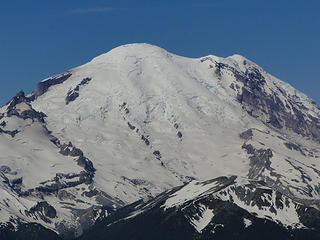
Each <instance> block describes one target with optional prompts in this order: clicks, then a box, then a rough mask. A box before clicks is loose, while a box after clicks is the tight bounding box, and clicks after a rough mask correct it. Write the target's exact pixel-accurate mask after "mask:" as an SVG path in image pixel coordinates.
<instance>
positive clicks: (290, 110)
mask: <svg viewBox="0 0 320 240" xmlns="http://www.w3.org/2000/svg"><path fill="white" fill-rule="evenodd" d="M206 60H207V59H202V61H206ZM211 61H213V60H211ZM223 71H227V72H228V73H231V74H233V76H234V78H235V79H236V82H238V83H239V84H237V83H236V82H235V83H232V86H231V87H230V88H231V89H233V90H234V91H235V93H236V97H237V100H238V101H239V103H241V104H242V105H243V108H244V109H245V110H246V111H247V112H248V114H250V115H251V116H253V117H255V118H258V119H259V120H261V121H262V122H264V123H265V124H267V125H268V126H271V127H273V128H275V129H279V130H282V129H284V128H285V129H289V130H291V131H293V132H295V133H297V134H300V135H301V136H304V137H310V138H312V139H314V140H316V141H318V142H320V120H319V118H315V117H313V116H311V115H310V114H309V113H308V108H307V107H305V106H304V105H303V104H302V103H301V102H299V98H298V97H297V96H296V97H295V98H294V97H288V96H287V94H286V93H285V92H284V91H283V90H281V89H280V88H277V89H271V88H268V86H267V85H266V79H265V77H264V74H263V73H262V72H261V71H262V70H261V69H259V68H257V67H255V66H249V67H248V68H247V70H246V71H245V72H240V71H238V70H236V69H235V68H234V67H232V66H230V65H228V64H225V63H218V62H215V74H216V75H217V77H218V78H221V77H222V75H223ZM239 85H242V87H240V86H239ZM266 88H268V91H266ZM281 95H282V97H283V98H284V99H286V101H285V102H284V101H282V100H281V97H280V96H281ZM313 104H314V105H315V102H313ZM315 107H317V106H316V105H315Z"/></svg>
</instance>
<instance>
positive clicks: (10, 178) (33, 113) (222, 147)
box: [0, 44, 320, 238]
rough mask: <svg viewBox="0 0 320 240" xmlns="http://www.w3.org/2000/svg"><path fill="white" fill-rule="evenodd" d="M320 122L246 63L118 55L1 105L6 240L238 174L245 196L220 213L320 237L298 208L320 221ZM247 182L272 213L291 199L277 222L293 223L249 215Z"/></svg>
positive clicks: (75, 226) (312, 108)
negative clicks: (269, 204)
mask: <svg viewBox="0 0 320 240" xmlns="http://www.w3.org/2000/svg"><path fill="white" fill-rule="evenodd" d="M319 116H320V110H319V108H318V106H317V105H316V104H315V102H314V101H312V100H311V99H310V98H308V97H307V96H306V95H304V94H303V93H301V92H299V91H298V90H296V89H294V88H293V87H291V86H290V85H289V84H287V83H284V82H282V81H280V80H279V79H277V78H275V77H273V76H271V75H270V74H268V73H266V72H265V71H264V70H263V69H262V68H261V67H259V66H258V65H256V64H255V63H253V62H251V61H250V60H248V59H246V58H244V57H242V56H239V55H233V56H230V57H227V58H220V57H216V56H213V55H209V56H206V57H201V58H195V59H191V58H185V57H180V56H177V55H174V54H171V53H168V52H167V51H165V50H163V49H161V48H159V47H156V46H153V45H149V44H129V45H124V46H120V47H118V48H115V49H113V50H111V51H110V52H108V53H106V54H103V55H101V56H98V57H96V58H94V59H93V60H92V61H91V62H89V63H87V64H85V65H82V66H80V67H77V68H74V69H71V70H70V71H68V72H66V73H63V74H59V75H56V76H53V77H50V78H48V79H45V80H43V81H42V82H40V83H39V84H38V85H37V87H36V89H35V90H34V92H33V93H31V94H29V95H26V94H25V93H24V92H19V93H18V94H17V95H16V96H15V97H14V98H12V99H11V100H10V101H9V102H8V104H6V105H4V106H3V107H1V109H0V152H1V156H0V178H1V179H2V181H1V183H0V221H1V229H2V230H1V234H6V235H5V236H6V237H8V238H9V236H10V237H11V236H13V235H14V233H16V234H17V233H19V231H20V230H21V229H24V228H25V227H26V226H29V228H31V229H35V230H34V231H33V230H32V231H31V232H41V231H40V230H39V229H43V231H45V232H46V231H47V230H48V232H50V234H52V237H53V238H56V237H57V236H58V235H59V236H60V237H72V236H80V235H81V234H82V233H83V231H86V229H89V228H90V227H91V226H93V225H94V224H95V223H96V222H100V221H104V220H102V219H105V218H106V217H107V216H109V217H110V216H111V215H112V216H114V214H115V213H117V212H118V211H119V210H118V209H122V207H124V206H127V205H128V204H131V203H134V202H136V201H138V200H141V199H143V200H144V201H148V200H150V199H153V198H154V197H156V196H158V195H159V194H160V193H162V192H164V191H168V190H169V189H172V188H175V187H177V186H181V185H183V184H185V183H188V182H190V181H192V182H191V183H190V184H194V185H195V186H197V185H198V184H196V183H195V182H196V181H198V182H203V181H207V180H210V179H215V178H217V177H222V178H223V179H230V178H234V177H231V176H237V177H236V179H247V180H246V181H247V183H246V184H245V185H244V186H242V185H241V186H242V187H241V188H246V189H248V188H247V185H248V184H249V183H250V184H251V185H252V186H251V185H250V184H249V185H250V186H251V187H250V189H251V190H250V191H249V190H243V189H240V188H239V189H238V188H237V187H235V190H234V191H235V193H234V194H236V195H239V194H240V195H244V197H241V198H239V199H238V200H236V199H234V195H232V198H230V197H226V198H224V199H219V198H218V200H219V201H223V203H222V202H219V201H218V200H217V201H218V202H217V204H218V205H217V206H220V205H219V204H222V205H223V204H225V205H226V208H227V209H228V208H230V209H236V210H237V211H238V210H239V211H244V212H243V213H241V214H240V215H241V216H240V215H239V216H240V217H242V218H243V217H245V216H246V219H248V221H247V222H249V220H250V219H251V220H250V221H253V222H255V221H258V222H259V221H263V220H261V219H265V220H266V221H267V222H268V224H269V223H270V224H271V225H272V226H275V225H277V226H280V228H281V231H285V230H283V229H288V228H290V229H309V230H310V229H313V228H314V229H317V226H315V227H313V225H312V224H313V222H314V220H303V219H304V215H301V214H300V215H299V211H300V212H301V211H302V210H299V209H312V210H308V211H315V212H316V215H317V214H318V209H319V200H320V195H319V194H320V185H319V183H320V163H319V160H320V152H319V151H320V150H319V145H320V144H319V142H320V118H319ZM214 181H215V180H214ZM252 181H253V182H254V183H258V182H259V184H260V185H263V186H264V187H265V189H268V191H267V190H266V191H267V193H266V194H267V195H268V194H269V195H268V196H269V197H270V198H271V199H273V200H272V204H273V206H276V207H277V208H276V207H274V208H275V209H287V208H286V207H285V206H287V205H286V202H287V201H288V202H289V203H290V204H289V206H290V207H288V209H287V210H288V211H286V210H281V211H280V212H281V214H280V215H281V219H282V218H285V219H287V218H288V219H291V215H290V214H293V213H294V212H295V213H294V214H296V215H295V220H294V221H293V222H291V220H290V221H289V220H288V221H289V222H290V224H289V223H288V222H287V221H282V220H283V219H282V220H281V219H279V216H278V217H274V210H273V208H270V207H269V208H268V207H266V208H265V207H263V208H262V210H261V209H260V210H261V211H264V212H265V213H263V214H262V213H261V214H260V212H259V213H257V214H258V215H257V216H253V215H252V213H251V212H250V211H251V210H250V209H249V207H252V206H251V205H250V206H249V205H248V204H246V200H245V198H247V197H249V198H250V196H251V195H250V194H251V193H252V192H256V191H260V190H259V189H260V188H258V187H257V185H256V184H252ZM190 184H188V185H186V186H189V185H190ZM200 185H201V184H200ZM260 185H259V186H260ZM184 188H185V187H184ZM237 191H238V192H237ZM259 194H260V195H261V194H262V193H261V192H259ZM259 194H258V196H260V195H259ZM267 195H266V196H265V197H264V198H265V199H268V198H269V197H268V196H267ZM160 196H163V195H160ZM197 196H198V195H197V194H195V195H192V196H191V198H190V200H191V199H197ZM215 196H216V195H215ZM230 196H231V195H230ZM277 196H281V199H282V200H281V202H282V205H283V208H281V207H279V206H280V205H279V203H277V200H274V197H275V198H277ZM214 199H215V197H214ZM208 201H209V200H208ZM255 201H258V200H255ZM259 201H260V200H259ZM261 201H262V200H261ZM270 201H271V200H270ZM270 201H269V202H270ZM214 202H215V201H214ZM208 204H209V203H208ZM277 204H278V206H277ZM209 205H210V206H209ZM209 205H208V206H209V209H215V210H214V211H213V212H216V211H219V210H218V207H217V206H214V204H213V203H210V204H209ZM260 205H261V204H260ZM204 206H205V208H206V209H207V208H208V206H207V205H204ZM203 208H204V207H203ZM157 209H158V211H162V210H163V209H164V208H162V207H158V208H157ZM194 209H198V210H194V211H200V212H201V211H202V210H201V209H202V205H201V206H200V205H194ZM190 211H191V210H190ZM192 211H193V210H192ZM203 211H204V212H205V214H207V215H206V216H207V219H210V222H212V221H213V220H212V219H215V217H214V216H216V213H209V211H208V212H207V211H205V210H203ZM165 213H166V211H165ZM245 213H246V214H245ZM248 214H249V215H250V216H251V217H252V218H250V216H249V215H248ZM272 214H273V215H272ZM286 214H288V216H287V215H286ZM213 215H214V216H213ZM289 215H290V216H289ZM161 216H162V215H161ZM184 216H185V215H184ZM186 216H187V217H186ZM186 216H185V217H184V218H183V219H184V220H183V221H186V219H187V220H188V216H189V215H186ZM192 216H193V215H192ZM210 216H211V217H210ZM194 218H195V219H197V218H196V217H194ZM269 218H271V219H269ZM107 219H108V218H107ZM130 219H133V218H130ZM179 219H180V218H179ZM190 219H192V217H189V220H190ZM297 219H298V220H297ZM211 220H212V221H211ZM108 221H110V220H108ZM130 221H131V220H130ZM181 221H182V220H181ZM195 221H196V220H195ZM207 221H209V220H207ZM243 221H244V220H243ZM305 221H308V224H307V223H306V222H305ZM189 223H190V221H189ZM193 223H194V222H192V221H191V223H190V224H189V225H188V226H189V227H188V228H190V229H192V230H193V231H194V230H196V231H197V227H194V224H193ZM291 223H292V224H291ZM221 224H222V223H221ZM239 224H240V223H239ZM224 225H225V224H224ZM210 226H213V225H210ZM241 226H243V224H242V225H241ZM239 227H240V225H239ZM260 227H261V228H263V227H264V225H263V224H262V225H259V228H260ZM211 228H212V227H211ZM211 228H210V231H211V232H212V231H213V230H212V229H211ZM19 229H20V230H19ZM46 229H47V230H46ZM204 229H209V228H204ZM309 230H308V231H309ZM24 231H25V230H24ZM279 231H280V230H279ZM299 231H302V230H299ZM20 232H21V231H20ZM202 232H203V230H200V231H197V233H196V234H198V235H199V234H200V235H201V234H202ZM213 232H216V231H213ZM12 234H13V235H12ZM198 235H197V236H198Z"/></svg>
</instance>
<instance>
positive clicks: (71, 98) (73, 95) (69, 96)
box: [66, 91, 79, 104]
mask: <svg viewBox="0 0 320 240" xmlns="http://www.w3.org/2000/svg"><path fill="white" fill-rule="evenodd" d="M77 97H79V93H78V92H76V91H71V92H68V94H67V96H66V104H69V102H72V101H74V100H76V99H77Z"/></svg>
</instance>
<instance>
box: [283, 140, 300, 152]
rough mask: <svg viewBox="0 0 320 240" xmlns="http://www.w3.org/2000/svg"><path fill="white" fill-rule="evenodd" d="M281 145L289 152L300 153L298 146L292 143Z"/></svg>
mask: <svg viewBox="0 0 320 240" xmlns="http://www.w3.org/2000/svg"><path fill="white" fill-rule="evenodd" d="M283 144H284V145H285V146H286V147H287V148H288V149H290V150H296V151H302V150H301V148H300V147H299V146H298V145H296V144H294V143H291V142H285V143H283Z"/></svg>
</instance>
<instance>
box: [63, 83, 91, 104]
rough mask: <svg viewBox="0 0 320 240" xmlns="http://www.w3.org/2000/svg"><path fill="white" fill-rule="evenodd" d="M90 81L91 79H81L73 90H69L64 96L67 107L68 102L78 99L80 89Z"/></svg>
mask: <svg viewBox="0 0 320 240" xmlns="http://www.w3.org/2000/svg"><path fill="white" fill-rule="evenodd" d="M90 81H91V78H88V77H87V78H84V79H82V81H81V83H79V84H78V85H77V86H76V87H75V88H74V89H72V90H70V91H69V92H68V93H67V96H66V104H67V105H68V104H69V103H70V102H73V101H74V100H76V99H77V98H78V97H79V91H80V87H81V86H84V85H86V84H88V83H89V82H90Z"/></svg>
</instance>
